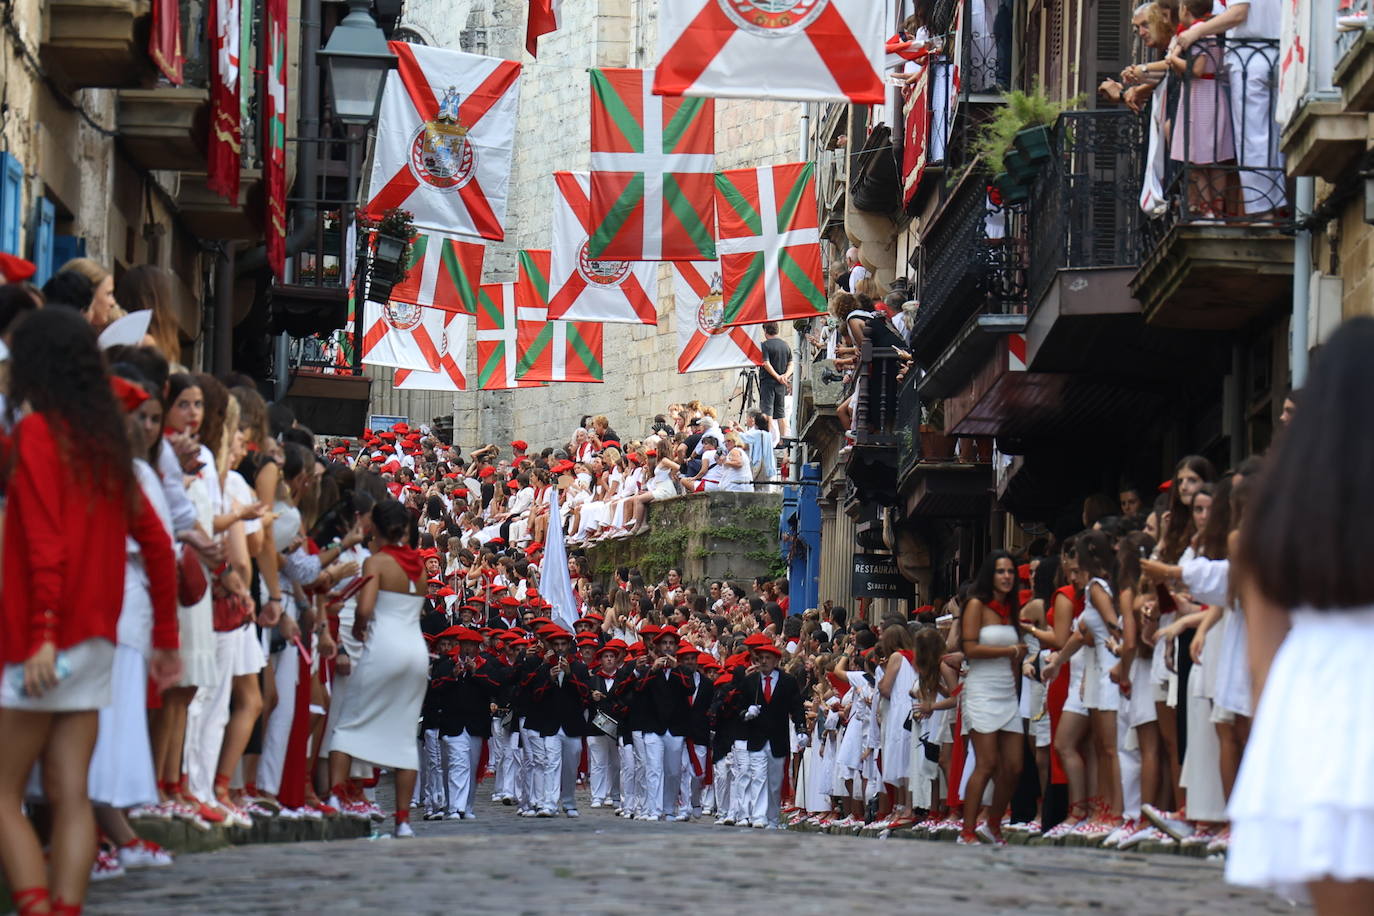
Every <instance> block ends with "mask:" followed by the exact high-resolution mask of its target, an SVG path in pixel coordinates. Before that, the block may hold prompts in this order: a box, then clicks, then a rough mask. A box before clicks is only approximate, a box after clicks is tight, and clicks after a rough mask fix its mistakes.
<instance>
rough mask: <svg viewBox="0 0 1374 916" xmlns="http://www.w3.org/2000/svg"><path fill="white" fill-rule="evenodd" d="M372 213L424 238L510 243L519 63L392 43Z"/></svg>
mask: <svg viewBox="0 0 1374 916" xmlns="http://www.w3.org/2000/svg"><path fill="white" fill-rule="evenodd" d="M390 48H391V50H392V51H393V52H394V53H395V54H396V57H397V65H396V72H395V73H392V74H390V75H389V76H387V82H386V89H385V91H384V92H383V93H382V111H381V116H380V118H379V120H378V124H377V146H376V153H375V155H374V157H373V163H372V177H371V179H370V182H369V185H368V187H369V189H370V190H369V193H370V194H371V195H372V197H371V199H370V200H369V201H368V204H367V213H368V215H369V216H370V217H372V218H374V219H380V218H381V217H382V215H383V214H385V213H386V211H387V210H390V209H392V208H394V207H400V208H401V209H404V210H408V211H410V213H411V214H413V220H412V221H413V224H414V226H415V228H416V229H417V230H419V231H420V232H437V233H442V234H446V235H475V236H480V237H482V238H487V239H495V240H498V241H499V240H501V239H503V238H505V234H506V233H505V228H504V221H505V218H506V198H507V195H508V193H509V186H510V170H511V151H512V149H513V148H514V145H515V108H516V98H517V88H518V83H519V77H520V65H519V64H518V63H515V62H514V61H508V60H498V59H497V58H494V57H482V56H480V55H477V54H465V53H463V52H461V51H446V50H443V49H441V48H428V47H424V46H422V45H411V44H406V43H405V42H399V41H393V42H391V43H390Z"/></svg>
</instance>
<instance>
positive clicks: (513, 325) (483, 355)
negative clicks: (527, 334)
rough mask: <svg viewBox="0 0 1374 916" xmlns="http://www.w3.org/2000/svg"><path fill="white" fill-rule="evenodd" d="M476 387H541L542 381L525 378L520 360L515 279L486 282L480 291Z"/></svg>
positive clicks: (487, 388) (484, 388) (478, 299)
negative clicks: (518, 369) (521, 370)
mask: <svg viewBox="0 0 1374 916" xmlns="http://www.w3.org/2000/svg"><path fill="white" fill-rule="evenodd" d="M476 337H477V387H478V388H481V389H482V390H483V391H495V390H498V389H501V388H539V387H541V383H539V382H526V381H522V380H521V379H520V378H519V376H518V375H517V374H516V371H515V370H516V366H517V365H518V363H519V358H518V352H517V351H518V350H519V346H518V344H519V324H518V321H517V312H516V305H515V284H514V283H484V284H483V285H482V288H481V289H480V290H479V291H478V294H477V334H476Z"/></svg>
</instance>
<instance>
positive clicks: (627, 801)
mask: <svg viewBox="0 0 1374 916" xmlns="http://www.w3.org/2000/svg"><path fill="white" fill-rule="evenodd" d="M619 752H620V807H621V810H624V811H628V812H630V813H631V814H638V813H639V806H640V805H641V804H642V803H643V802H642V799H643V789H642V788H641V781H642V774H641V772H640V769H639V757H638V755H637V754H636V753H635V746H634V745H633V744H622V745H620V748H619Z"/></svg>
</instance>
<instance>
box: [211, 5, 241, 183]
mask: <svg viewBox="0 0 1374 916" xmlns="http://www.w3.org/2000/svg"><path fill="white" fill-rule="evenodd" d="M239 2H240V0H210V9H209V19H208V22H209V24H210V25H211V27H212V32H211V34H210V138H209V143H208V146H207V149H206V165H205V184H206V187H208V188H209V189H210V190H211V191H213V192H214V193H216V194H218V195H220V196H221V197H223V198H224V199H225V200H227V201H229V203H230V205H231V206H238V202H239V166H240V162H239V158H240V155H241V152H240V150H241V149H242V143H243V112H242V110H241V109H240V106H239V47H240V41H239V11H240V8H239Z"/></svg>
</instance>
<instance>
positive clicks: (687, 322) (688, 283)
mask: <svg viewBox="0 0 1374 916" xmlns="http://www.w3.org/2000/svg"><path fill="white" fill-rule="evenodd" d="M673 271H674V277H673V299H674V302H675V310H674V313H675V317H676V319H677V347H678V357H677V371H678V372H681V373H687V372H704V371H706V370H708V369H733V368H736V367H738V366H759V365H762V364H763V350H761V349H760V348H759V329H758V326H757V325H755V326H753V327H747V328H745V327H734V328H727V327H725V326H724V325H723V324H721V321H722V319H723V318H724V317H725V300H724V297H723V296H722V295H721V279H720V265H719V264H717V263H715V262H699V263H691V262H684V263H681V264H674V265H673Z"/></svg>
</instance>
